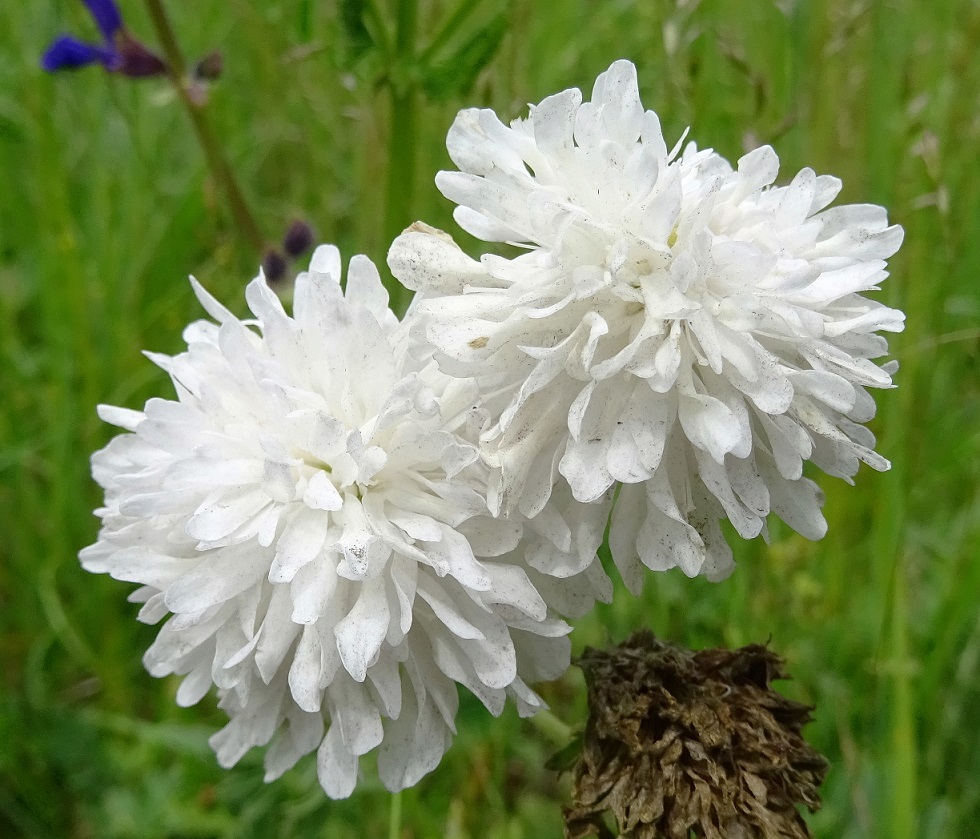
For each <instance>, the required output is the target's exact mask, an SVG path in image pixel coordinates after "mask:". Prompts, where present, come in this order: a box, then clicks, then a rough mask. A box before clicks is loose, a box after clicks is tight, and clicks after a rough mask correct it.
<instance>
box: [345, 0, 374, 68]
mask: <svg viewBox="0 0 980 839" xmlns="http://www.w3.org/2000/svg"><path fill="white" fill-rule="evenodd" d="M367 6H368V4H367V2H366V0H340V28H341V30H342V31H343V33H344V41H345V43H344V57H345V60H346V61H347V62H348V63H349V64H353V63H355V62H357V61H358V60H359V59H361V58H363V57H364V56H365V55H366V54H367V53H368V52H369V51H370V50H371V47H373V46H374V39H373V38H372V37H371V32H370V30H369V29H368V28H367V25H366V24H365V22H364V15H365V12H366V11H367Z"/></svg>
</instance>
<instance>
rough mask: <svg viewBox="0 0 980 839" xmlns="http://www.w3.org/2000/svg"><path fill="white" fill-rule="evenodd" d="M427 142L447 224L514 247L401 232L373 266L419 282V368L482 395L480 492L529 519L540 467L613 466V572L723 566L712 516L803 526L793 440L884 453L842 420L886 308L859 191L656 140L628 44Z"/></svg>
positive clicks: (876, 211) (878, 222)
mask: <svg viewBox="0 0 980 839" xmlns="http://www.w3.org/2000/svg"><path fill="white" fill-rule="evenodd" d="M448 146H449V151H450V155H451V157H452V158H453V160H454V162H455V163H456V164H457V165H458V166H459V168H460V170H461V171H459V172H442V173H440V174H439V176H438V178H437V184H438V185H439V187H440V189H441V190H442V191H443V193H444V194H445V195H446V196H447V197H448V198H450V199H452V200H453V201H455V202H457V203H458V204H459V207H458V208H457V210H456V219H457V221H458V222H459V223H460V225H461V226H462V227H464V228H465V229H466V230H468V231H469V232H470V233H472V234H474V235H476V236H478V237H481V238H483V239H486V240H490V241H502V242H510V243H512V244H517V245H519V246H522V247H525V248H529V250H528V252H527V253H526V254H523V255H521V256H518V257H516V258H514V259H504V258H502V257H498V256H492V255H486V256H484V257H483V258H482V259H481V260H480V261H479V262H476V261H473V260H469V259H468V258H466V257H465V256H463V255H462V253H461V252H460V251H459V250H458V249H456V248H455V247H454V245H452V244H451V243H450V242H448V241H446V240H445V239H444V238H443V237H441V236H437V235H434V234H433V233H432V232H427V231H424V230H413V231H409V232H407V233H406V234H404V235H403V236H402V237H400V238H399V239H398V240H396V242H395V243H394V245H393V246H392V249H391V252H390V254H389V264H390V265H391V268H392V270H393V272H394V273H395V275H396V276H397V277H398V278H399V279H401V280H402V281H403V282H404V283H405V284H406V285H408V286H409V287H411V288H415V289H418V290H419V291H421V292H422V293H423V296H422V299H421V300H420V301H419V304H418V309H417V311H418V314H419V317H420V321H421V322H424V323H426V324H427V325H426V327H425V329H424V335H422V339H423V340H424V341H425V342H426V343H428V344H431V345H432V347H433V354H434V357H435V358H436V360H437V361H438V363H439V364H440V366H441V368H442V369H443V370H444V371H445V372H447V373H449V374H451V375H455V376H473V377H475V378H476V379H477V380H478V381H479V382H480V384H481V389H482V391H483V392H484V394H487V406H488V408H489V409H490V411H491V417H492V421H491V423H490V425H489V427H488V428H487V429H486V431H485V432H484V435H483V445H484V452H485V455H486V457H487V458H488V459H489V460H490V462H491V463H493V464H494V465H495V467H496V468H497V489H496V493H497V497H496V499H495V500H496V503H497V504H498V505H499V506H501V507H503V508H505V509H512V508H519V509H521V510H522V512H525V513H527V514H529V515H533V514H534V511H535V510H536V509H538V508H539V507H540V506H541V505H542V504H543V503H544V501H545V500H546V498H547V494H548V492H550V490H551V488H552V486H554V485H556V484H557V483H560V482H562V481H567V482H568V484H569V485H570V486H571V489H572V491H573V493H574V496H575V498H576V499H578V500H580V501H584V502H592V501H597V500H602V499H604V498H606V497H608V494H609V493H610V491H611V489H612V487H613V486H614V485H615V484H616V483H617V482H619V483H621V484H622V485H623V486H622V490H621V492H620V495H619V499H618V501H617V504H616V508H615V512H614V514H613V521H612V528H611V531H610V540H611V546H612V548H613V553H614V556H615V557H616V559H617V562H618V563H619V565H620V568H621V570H622V571H623V573H624V577H625V578H626V580H627V582H628V583H629V584H630V585H631V587H633V588H636V587H637V586H638V585H639V579H640V578H639V570H638V568H639V566H638V563H636V562H635V561H634V560H635V559H636V558H639V559H640V560H642V562H643V564H645V565H647V566H648V567H651V568H655V569H665V568H669V567H674V566H679V567H681V568H682V569H683V570H684V571H685V572H686V573H688V574H692V575H693V574H696V573H699V572H702V573H707V574H708V575H709V576H711V577H716V578H717V577H721V576H724V575H725V574H726V573H728V571H729V570H730V568H731V552H730V549H729V548H728V546H727V544H726V543H725V540H724V538H723V536H722V534H721V530H720V528H719V525H718V521H719V519H721V518H728V519H729V520H730V521H731V522H732V524H733V525H734V526H735V528H736V530H737V531H738V532H739V533H740V534H741V535H742V536H744V537H753V536H757V535H759V533H760V532H763V531H764V528H765V519H766V517H767V516H768V514H769V513H770V512H775V513H777V514H778V515H780V516H781V517H782V518H783V519H785V520H786V521H787V522H788V523H789V524H790V525H792V526H793V527H794V528H796V529H797V530H799V531H800V532H801V533H803V534H804V535H807V536H809V537H811V538H817V537H819V536H821V535H822V534H823V532H824V529H825V523H824V520H823V517H822V514H821V512H820V506H821V503H822V496H821V494H820V491H819V489H818V488H817V486H816V485H815V484H814V483H813V482H812V481H810V480H808V479H806V478H804V477H803V463H804V461H805V460H810V461H812V462H814V463H815V464H816V465H818V466H819V467H820V468H822V469H823V470H824V471H826V472H828V473H830V474H832V475H837V476H839V477H843V478H845V479H850V477H851V476H852V475H853V474H854V473H855V472H856V471H857V467H858V462H859V460H863V461H865V462H866V463H868V464H870V465H871V466H873V467H874V468H876V469H884V468H887V461H885V460H884V459H883V458H882V457H880V456H879V455H878V454H876V453H875V452H874V450H873V446H874V437H873V435H872V434H871V433H870V432H869V431H868V430H867V429H866V428H865V427H864V426H863V425H862V423H864V422H866V421H867V420H869V419H870V418H871V417H872V416H873V415H874V410H875V406H874V401H873V400H872V398H871V397H870V396H869V394H868V392H867V390H866V389H867V388H868V387H888V386H890V384H891V379H890V373H891V372H892V370H893V368H892V367H891V366H889V365H885V367H879V366H878V365H876V364H875V363H873V362H872V360H871V359H874V358H877V357H880V356H882V355H884V354H885V353H886V352H887V344H886V341H885V339H884V338H883V337H881V336H880V335H878V334H877V332H878V331H879V330H885V331H896V330H900V329H901V328H902V325H903V319H904V318H903V315H902V314H901V313H900V312H898V311H896V310H893V309H889V308H887V307H885V306H883V305H882V304H880V303H878V302H875V301H873V300H869V299H867V298H865V297H863V296H861V292H863V291H867V290H871V289H874V288H876V286H877V283H879V282H880V281H881V280H882V279H883V278H884V277H886V276H887V273H886V271H885V262H884V260H885V258H887V257H888V256H891V255H892V254H893V253H894V252H895V251H896V250H897V249H898V247H899V245H900V244H901V241H902V230H901V228H899V227H897V226H889V225H888V223H887V220H886V216H885V211H884V210H883V209H882V208H880V207H875V206H870V205H851V206H842V207H837V208H831V209H826V208H827V207H828V205H829V204H830V203H831V202H832V201H833V199H834V198H835V197H836V195H837V193H838V191H839V190H840V186H841V185H840V181H838V180H837V179H836V178H833V177H828V176H817V175H815V174H814V172H813V171H812V170H810V169H804V170H803V171H801V172H800V173H799V174H798V175H797V176H796V177H795V178H794V179H793V180H792V182H791V183H790V184H789V185H788V186H785V187H774V186H772V184H773V182H774V180H775V178H776V175H777V171H778V159H777V157H776V154H775V152H774V151H773V150H772V149H771V148H768V147H764V148H761V149H757V150H756V151H754V152H751V153H750V154H747V155H746V156H745V157H743V158H742V159H741V160H739V162H738V166H737V168H735V169H733V168H732V167H731V166H730V165H729V164H728V162H727V161H726V160H725V159H724V158H722V157H721V156H719V155H718V154H715V153H714V152H712V151H711V150H698V149H697V147H696V146H694V144H693V143H692V144H689V145H688V146H687V147H686V148H685V149H684V150H683V152H682V153H681V143H678V144H677V146H675V148H674V149H673V150H668V148H667V146H666V144H665V142H664V138H663V134H662V132H661V128H660V121H659V119H658V117H657V115H656V114H655V113H653V112H652V111H644V109H643V107H642V105H641V103H640V98H639V92H638V86H637V77H636V69H635V68H634V66H633V65H632V64H631V63H629V62H627V61H619V62H616V63H615V64H613V65H612V67H610V68H609V70H608V71H606V72H605V73H603V74H602V75H601V76H599V78H598V79H597V81H596V83H595V88H594V90H593V95H592V101H591V102H583V101H582V96H581V94H580V92H579V91H578V90H566V91H564V92H562V93H559V94H556V95H554V96H551V97H548V98H547V99H545V100H544V101H542V102H541V103H540V104H538V105H536V106H532V108H531V113H530V116H529V118H528V119H526V120H516V121H515V122H513V123H512V124H511V125H510V126H509V127H507V126H504V125H503V124H502V123H501V122H500V121H499V120H498V119H497V117H496V115H495V114H494V113H493V112H492V111H488V110H475V109H474V110H467V111H463V112H461V113H460V114H459V116H458V118H457V119H456V122H455V124H454V125H453V127H452V129H451V131H450V134H449V140H448ZM542 475H546V476H547V479H544V478H542V477H541V476H542Z"/></svg>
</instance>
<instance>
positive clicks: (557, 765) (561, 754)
mask: <svg viewBox="0 0 980 839" xmlns="http://www.w3.org/2000/svg"><path fill="white" fill-rule="evenodd" d="M581 754H582V735H581V734H576V735H575V736H574V737H573V738H572V740H571V742H570V743H569V744H568V745H567V746H564V747H563V748H561V749H559V750H558V751H557V752H555V753H554V754H553V755H552V756H551V757H549V758H548V760H547V761H545V764H544V765H545V768H546V769H550V770H551V771H552V772H557V773H558V774H559V775H561V774H562V773H563V772H568V771H569V770H570V769H571V768H572V767H573V766H574V765H575V761H577V760H578V759H579V756H580V755H581Z"/></svg>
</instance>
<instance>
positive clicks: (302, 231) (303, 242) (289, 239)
mask: <svg viewBox="0 0 980 839" xmlns="http://www.w3.org/2000/svg"><path fill="white" fill-rule="evenodd" d="M313 238H314V237H313V228H312V227H310V225H309V224H307V223H306V222H305V221H303V219H299V218H297V219H293V221H292V222H291V223H290V225H289V227H288V228H287V230H286V235H285V236H283V237H282V249H283V250H284V251H285V252H286V256H288V257H289V258H290V259H295V258H296V257H297V256H299V255H300V254H302V253H305V252H306V251H308V250H309V249H310V248H311V247H312V246H313Z"/></svg>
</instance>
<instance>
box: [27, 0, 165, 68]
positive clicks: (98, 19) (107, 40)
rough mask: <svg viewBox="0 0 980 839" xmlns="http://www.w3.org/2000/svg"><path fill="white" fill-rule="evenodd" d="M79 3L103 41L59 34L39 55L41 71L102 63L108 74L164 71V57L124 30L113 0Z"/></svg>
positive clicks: (93, 0) (90, 0) (94, 0)
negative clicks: (87, 13)
mask: <svg viewBox="0 0 980 839" xmlns="http://www.w3.org/2000/svg"><path fill="white" fill-rule="evenodd" d="M82 2H83V3H85V6H86V8H87V9H88V10H89V13H90V14H91V15H92V17H93V18H94V19H95V23H96V25H97V26H98V27H99V32H101V33H102V43H101V44H91V43H88V42H86V41H81V40H79V39H78V38H75V37H73V36H71V35H60V36H59V37H57V38H55V40H54V41H53V42H52V43H51V46H49V47H48V48H47V50H45V52H44V55H43V56H42V57H41V68H42V69H43V70H46V71H48V72H49V73H53V72H56V71H58V70H76V69H78V68H79V67H86V66H88V65H89V64H101V65H102V66H103V67H104V68H105V69H106V70H107V71H109V72H110V73H122V74H123V75H124V76H130V77H132V78H142V77H145V76H159V75H162V74H164V73H166V72H167V65H166V64H165V63H164V61H163V59H162V58H160V56H158V55H157V54H156V53H154V52H152V51H151V50H149V49H147V48H146V47H145V46H143V44H141V43H140V42H139V41H137V40H136V39H135V38H134V37H133V36H132V35H130V34H129V33H128V32H127V31H126V28H125V27H124V26H123V21H122V15H121V14H120V13H119V9H118V7H117V6H116V4H115V2H113V0H82Z"/></svg>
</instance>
